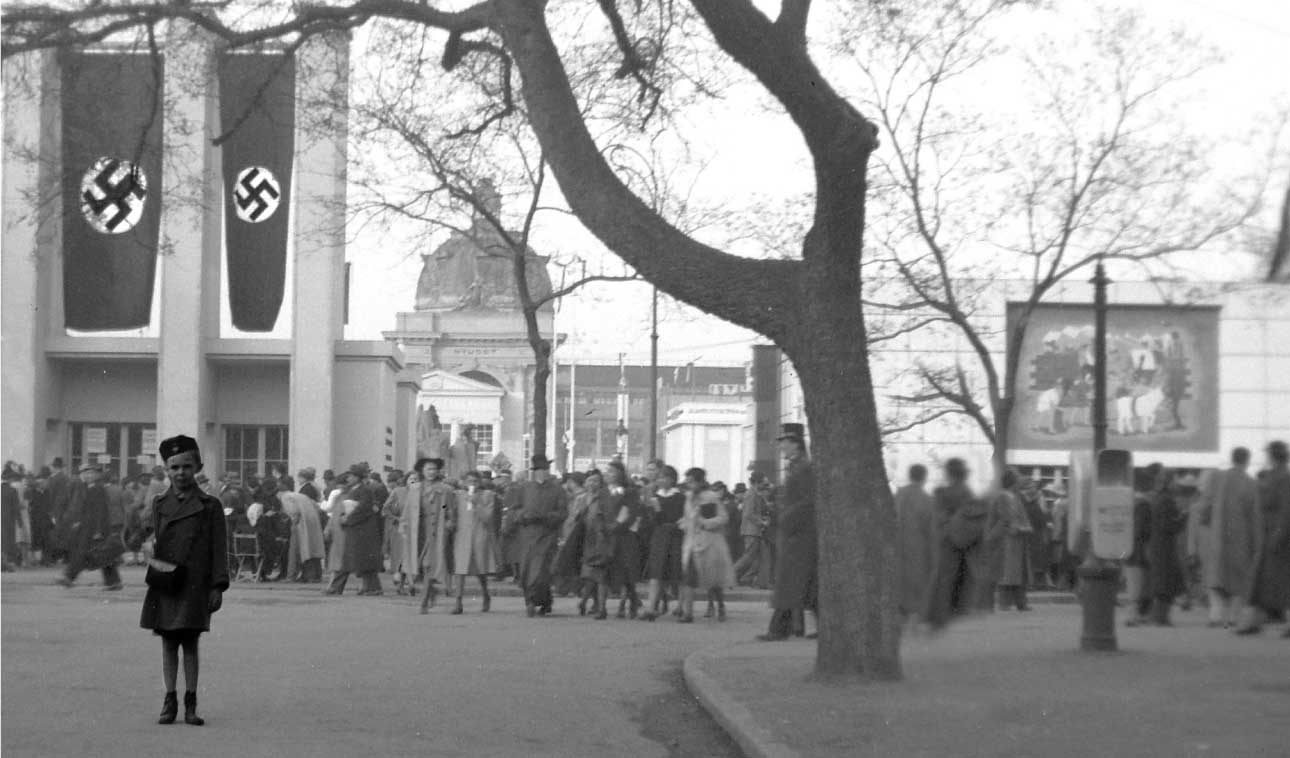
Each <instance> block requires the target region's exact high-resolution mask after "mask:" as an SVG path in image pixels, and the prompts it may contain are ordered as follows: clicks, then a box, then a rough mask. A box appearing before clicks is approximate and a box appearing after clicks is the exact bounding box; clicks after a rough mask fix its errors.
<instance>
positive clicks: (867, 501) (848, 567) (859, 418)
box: [0, 0, 901, 679]
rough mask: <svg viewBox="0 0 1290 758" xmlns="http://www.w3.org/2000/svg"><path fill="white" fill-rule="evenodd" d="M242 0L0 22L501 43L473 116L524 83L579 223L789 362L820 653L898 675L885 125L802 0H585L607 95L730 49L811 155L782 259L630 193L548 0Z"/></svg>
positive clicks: (642, 89) (485, 45)
mask: <svg viewBox="0 0 1290 758" xmlns="http://www.w3.org/2000/svg"><path fill="white" fill-rule="evenodd" d="M235 6H236V3H229V4H227V5H221V6H217V7H215V8H202V7H197V6H195V5H192V4H189V3H187V2H184V3H179V2H174V3H169V2H162V3H157V2H146V3H144V2H138V3H135V2H128V1H127V2H121V3H113V4H99V3H94V2H87V3H84V4H80V3H78V4H73V5H70V6H51V5H32V6H25V7H22V8H17V9H12V10H10V11H9V12H8V13H6V14H5V16H4V18H3V20H2V22H0V24H2V27H3V54H4V55H5V56H11V55H15V54H18V53H21V52H23V51H28V50H34V49H38V48H45V47H51V46H59V45H77V44H87V43H93V42H97V41H100V40H103V39H105V38H107V37H108V36H111V35H112V34H114V33H117V32H120V31H121V30H123V29H126V28H129V27H140V26H144V27H147V26H151V25H154V24H156V23H158V22H160V21H161V20H164V19H182V20H186V21H188V22H189V23H191V24H193V25H195V26H197V27H198V28H200V29H202V30H205V32H207V33H209V34H212V35H214V36H215V37H217V38H219V39H220V40H222V41H223V43H224V44H228V45H233V46H245V45H253V44H256V43H258V42H262V41H265V40H270V39H286V40H289V41H292V42H294V41H296V40H299V39H300V38H301V37H307V36H312V35H316V34H321V33H325V32H329V31H334V30H338V29H348V28H352V27H355V26H357V25H360V24H363V23H366V22H368V21H369V20H371V19H373V18H384V19H387V20H389V21H390V22H392V23H397V24H399V25H402V27H403V28H405V29H407V30H408V33H409V35H410V36H415V35H418V34H420V35H422V36H426V35H433V36H434V37H435V38H436V39H440V40H442V46H443V47H442V50H443V53H442V56H441V62H442V64H443V66H444V67H445V68H446V69H449V70H451V69H453V68H455V67H457V66H459V65H461V64H462V63H463V61H465V60H469V59H473V58H475V57H476V56H482V57H484V58H490V57H491V58H493V59H495V60H497V61H498V65H499V66H500V68H501V69H503V70H504V72H505V75H506V76H507V77H508V78H507V82H510V81H511V79H510V78H509V77H510V74H511V72H512V71H513V72H514V73H515V74H517V75H518V77H517V78H518V86H517V87H514V88H513V87H512V86H511V85H509V84H508V85H507V86H504V87H501V88H500V94H499V97H498V98H497V99H495V100H492V101H490V102H489V103H488V104H487V105H486V106H485V108H484V109H483V110H481V111H480V118H479V119H478V120H477V122H476V126H477V127H486V126H487V125H488V124H489V123H491V121H495V120H496V119H500V118H503V117H504V116H505V114H506V112H507V106H508V105H509V104H511V103H512V102H513V101H511V100H510V99H509V96H510V94H511V93H512V92H518V93H519V95H520V98H522V100H523V101H524V103H525V105H526V108H527V112H528V117H529V122H530V124H531V126H532V129H533V132H534V134H535V136H536V138H537V140H538V142H539V143H540V145H541V147H542V150H543V155H544V156H545V159H546V162H547V164H548V165H549V167H550V169H551V172H552V174H553V175H554V176H555V178H556V180H557V181H558V183H559V186H560V189H561V191H562V194H563V196H564V198H565V200H566V201H567V202H568V205H569V207H570V208H571V209H572V211H573V213H574V214H575V215H576V216H577V217H578V219H579V220H580V221H581V222H582V223H583V225H585V226H586V227H587V228H588V229H589V230H590V231H591V232H592V233H593V234H595V235H596V236H597V237H599V238H600V239H601V241H602V242H603V243H604V244H605V245H606V246H607V247H608V248H609V249H610V250H611V251H613V252H614V253H615V254H617V255H618V256H620V257H621V258H623V259H624V260H625V261H626V262H627V263H628V264H629V265H631V266H632V267H633V268H634V269H635V270H636V271H638V272H639V273H640V274H641V275H642V276H643V277H644V278H645V279H647V280H648V281H650V282H652V283H654V284H656V285H658V287H659V288H660V289H661V290H663V291H664V292H667V293H668V294H670V295H672V296H673V297H675V298H677V299H678V300H681V301H683V302H686V303H689V304H691V305H694V306H695V307H697V308H700V309H701V310H704V311H707V312H709V313H712V314H715V315H717V316H720V317H722V318H724V319H727V320H729V321H732V322H734V323H736V324H739V325H741V326H744V327H746V328H748V329H752V330H754V331H757V332H759V333H761V334H763V335H765V336H767V337H768V338H769V339H771V340H772V341H774V342H775V343H776V344H777V345H779V346H780V347H781V348H782V349H783V350H784V351H785V353H786V354H787V355H788V357H789V358H790V359H791V360H792V361H793V363H794V365H795V366H796V368H797V370H798V373H799V376H800V377H801V382H802V389H803V395H804V398H805V404H806V412H807V417H808V420H809V422H810V425H811V440H812V444H811V448H812V453H813V456H814V458H815V462H816V470H817V478H816V486H817V489H816V508H817V510H818V512H819V520H820V523H821V524H822V527H821V529H820V530H819V534H820V606H821V612H820V636H819V646H818V653H817V659H816V671H817V672H818V673H819V674H821V675H824V676H858V677H866V678H873V679H894V678H898V677H899V676H900V674H901V670H900V657H899V644H900V627H901V620H900V618H899V615H898V613H897V611H896V605H895V581H894V579H895V576H894V571H895V569H894V566H895V564H896V551H895V539H894V534H895V527H896V518H895V512H894V509H893V507H892V499H891V491H890V489H889V488H888V485H887V481H886V476H885V473H884V468H883V461H882V449H881V441H880V436H879V430H878V422H877V418H876V411H875V407H874V399H873V392H872V386H871V380H870V373H869V364H868V358H867V352H866V330H865V321H864V314H863V312H862V310H861V302H860V301H861V299H860V281H861V278H860V266H859V262H860V252H861V250H862V240H863V234H864V228H865V195H866V187H867V178H866V177H867V169H866V167H867V163H868V158H869V155H870V154H871V152H872V151H873V150H874V148H875V146H876V144H877V133H878V129H877V128H876V127H875V125H874V124H873V123H871V122H870V121H868V120H867V119H866V118H864V117H863V116H862V115H861V113H860V112H859V111H858V110H857V109H856V108H855V107H854V106H853V105H852V104H851V103H849V102H848V101H847V99H846V98H845V97H843V96H842V95H841V94H840V93H839V92H838V90H837V89H836V88H835V87H834V86H833V85H832V84H831V83H830V81H829V79H828V78H827V77H825V76H824V75H823V73H822V71H821V70H820V68H819V67H818V66H817V65H816V63H815V61H814V60H813V59H812V57H811V54H810V52H809V50H808V44H807V20H808V16H809V13H810V10H811V3H810V2H809V0H783V2H782V5H781V7H780V10H779V12H778V14H777V15H776V17H774V18H771V17H768V16H767V15H766V14H765V13H763V12H762V11H761V10H760V9H759V8H758V7H757V6H756V5H755V4H754V3H753V2H752V1H751V0H690V3H689V5H688V6H684V5H681V4H677V3H674V2H669V1H664V0H659V1H658V2H646V1H644V0H642V2H637V3H631V4H627V3H620V2H617V1H616V0H599V2H597V3H595V4H594V9H595V11H597V12H598V13H599V14H600V20H601V22H602V23H606V24H608V26H609V28H610V30H611V32H612V33H611V35H609V39H610V46H611V47H612V49H613V50H614V51H615V56H616V60H617V62H616V64H615V65H613V66H611V67H608V68H605V69H601V70H599V71H596V72H593V73H595V74H596V75H597V76H598V77H599V78H600V79H601V80H602V81H606V82H607V83H608V86H611V87H616V88H617V90H616V91H621V90H622V89H623V88H630V89H632V90H634V92H635V93H636V94H635V96H634V98H633V99H632V100H631V101H630V103H628V102H626V101H620V102H622V103H624V105H626V106H627V107H628V108H629V110H628V111H626V113H627V114H628V115H631V116H632V117H633V118H635V119H638V120H648V119H650V118H652V117H654V115H656V114H657V113H659V112H660V109H662V108H666V107H667V105H668V103H669V102H670V101H669V98H670V97H671V96H672V94H673V93H685V92H693V91H694V87H693V85H692V84H691V79H690V78H688V77H687V76H686V75H685V74H686V67H692V68H690V71H694V70H697V69H698V67H700V66H725V65H728V60H733V61H734V63H735V64H736V66H737V67H738V69H740V70H742V72H743V73H744V75H746V76H747V75H751V77H752V79H754V80H755V81H756V83H757V85H758V86H759V87H761V88H762V89H763V90H764V91H765V93H767V94H768V95H769V96H770V97H771V98H773V99H774V100H775V101H776V102H777V103H778V105H779V108H780V109H782V112H783V113H784V114H786V115H787V116H788V117H789V118H790V119H791V121H792V123H793V124H794V125H795V127H796V129H797V130H798V131H799V132H800V134H801V137H802V140H803V141H804V144H805V146H806V148H807V152H808V153H809V155H810V162H811V169H810V170H811V172H812V175H813V178H814V185H815V194H814V197H813V198H812V200H813V203H812V205H813V214H812V215H813V218H812V222H811V225H810V228H809V230H807V231H806V233H805V234H804V235H803V237H802V238H801V239H799V240H796V241H795V245H796V246H797V247H798V248H799V250H800V257H799V256H796V255H795V256H792V257H785V258H783V259H777V260H753V259H748V258H743V257H740V256H738V255H734V254H731V253H729V252H726V251H723V250H720V249H717V248H715V247H713V246H711V245H708V244H704V243H703V242H701V241H699V240H697V239H695V238H694V237H692V236H690V235H687V234H685V233H684V232H682V231H681V230H679V229H677V228H676V227H675V226H674V225H672V224H670V223H669V222H668V221H667V219H665V218H663V217H662V216H660V215H659V213H658V212H657V211H656V210H655V209H653V208H651V207H650V205H649V204H648V203H646V202H643V201H642V200H641V198H640V197H638V196H637V195H636V194H635V193H634V192H632V191H631V189H630V188H629V187H628V186H627V185H626V184H625V183H624V181H623V180H622V178H620V177H619V176H618V175H617V174H616V173H615V172H614V169H613V167H612V166H611V165H610V163H609V162H608V161H607V160H606V157H605V155H604V154H603V153H602V150H601V147H600V145H599V144H598V143H597V141H596V139H595V138H594V137H593V131H592V129H591V126H592V125H594V124H595V123H597V121H598V119H600V118H605V117H610V116H612V115H614V114H606V113H603V112H600V111H595V112H589V111H588V110H587V104H585V103H581V102H579V100H578V99H577V98H576V96H575V90H574V86H573V82H572V81H571V68H570V67H569V66H568V65H567V64H566V61H565V59H564V56H562V54H561V46H560V45H558V44H557V42H556V39H555V38H553V35H552V32H553V29H554V30H556V31H559V32H564V33H567V29H564V28H562V27H560V26H558V25H556V24H553V23H552V18H553V14H554V13H556V11H554V10H551V9H548V8H547V6H546V4H545V3H542V2H537V1H536V0H481V2H478V3H473V4H469V5H465V6H457V7H458V8H459V9H458V10H451V11H450V10H444V9H442V8H440V7H438V5H437V4H436V3H433V2H419V1H415V0H356V2H353V3H344V4H337V5H328V6H321V5H300V6H295V7H293V8H292V9H291V10H290V11H289V12H286V13H284V14H282V17H281V18H277V19H274V20H272V21H269V22H266V23H264V24H260V25H253V24H249V23H246V22H244V21H236V22H235V21H233V20H232V19H239V18H243V17H242V16H239V14H238V9H237V8H236V7H235ZM586 8H593V5H592V4H591V3H590V2H588V3H586ZM579 9H580V10H584V12H585V9H582V8H579ZM624 9H626V12H624ZM252 18H254V17H252ZM561 41H562V44H563V45H564V46H565V47H576V46H578V44H580V43H581V44H586V43H585V42H583V41H582V40H580V39H570V38H569V37H568V36H562V38H561ZM717 49H719V50H720V51H722V52H723V53H724V55H719V54H717V53H716V50H717ZM726 56H728V58H727V57H726ZM593 110H594V109H593ZM617 115H620V116H621V115H623V114H622V113H621V112H620V113H619V114H617ZM494 117H496V119H495V118H494Z"/></svg>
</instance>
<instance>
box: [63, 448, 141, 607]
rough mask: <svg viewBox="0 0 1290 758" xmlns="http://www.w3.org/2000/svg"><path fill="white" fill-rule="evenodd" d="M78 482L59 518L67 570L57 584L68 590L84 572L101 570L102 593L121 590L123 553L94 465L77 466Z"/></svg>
mask: <svg viewBox="0 0 1290 758" xmlns="http://www.w3.org/2000/svg"><path fill="white" fill-rule="evenodd" d="M80 475H81V480H80V481H79V482H75V483H73V484H72V488H71V495H70V497H69V504H68V506H67V511H66V513H64V514H63V517H64V519H65V521H66V523H67V546H68V559H67V569H66V571H64V573H63V576H61V577H60V578H59V579H58V580H57V581H58V584H61V585H62V586H64V587H71V586H72V585H73V584H74V583H75V582H76V577H77V576H79V575H80V573H81V572H82V571H84V570H85V569H96V568H97V569H102V571H103V589H104V590H119V589H121V574H120V572H119V571H117V568H116V566H117V561H118V560H119V559H120V557H121V554H122V553H124V552H125V542H124V541H122V539H121V526H122V525H121V524H115V525H114V524H113V523H112V514H111V502H110V499H109V497H108V491H107V489H106V488H105V487H104V486H103V470H102V469H101V468H100V467H99V465H98V464H97V463H90V462H87V463H85V464H83V465H82V466H81V471H80Z"/></svg>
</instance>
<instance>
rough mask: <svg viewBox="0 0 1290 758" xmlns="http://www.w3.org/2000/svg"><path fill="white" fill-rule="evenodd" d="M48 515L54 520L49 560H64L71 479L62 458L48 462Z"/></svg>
mask: <svg viewBox="0 0 1290 758" xmlns="http://www.w3.org/2000/svg"><path fill="white" fill-rule="evenodd" d="M49 468H50V475H49V517H50V518H51V519H52V520H53V522H54V531H53V533H52V534H50V540H49V559H50V561H59V560H66V558H67V546H68V542H69V539H70V537H71V525H70V524H69V523H67V507H68V505H70V504H71V495H72V479H71V477H69V476H68V475H67V470H66V469H65V468H64V466H63V459H62V458H55V459H54V460H53V462H52V463H50V464H49Z"/></svg>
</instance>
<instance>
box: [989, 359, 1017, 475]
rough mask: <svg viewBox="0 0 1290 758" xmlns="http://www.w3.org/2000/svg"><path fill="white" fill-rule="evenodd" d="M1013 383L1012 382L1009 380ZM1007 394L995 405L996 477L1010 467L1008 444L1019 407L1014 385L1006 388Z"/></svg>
mask: <svg viewBox="0 0 1290 758" xmlns="http://www.w3.org/2000/svg"><path fill="white" fill-rule="evenodd" d="M1009 381H1011V380H1009ZM1004 392H1005V393H1006V394H1005V395H1004V396H1003V397H1001V398H998V399H996V400H995V403H994V456H993V460H994V467H995V474H996V476H998V475H1000V474H1002V473H1003V470H1004V469H1005V468H1007V466H1008V442H1009V439H1010V435H1011V431H1012V430H1011V429H1010V428H1009V425H1010V424H1011V423H1012V411H1013V409H1014V408H1016V406H1017V399H1016V398H1015V397H1014V396H1013V394H1012V385H1011V384H1009V385H1008V386H1007V387H1005V388H1004Z"/></svg>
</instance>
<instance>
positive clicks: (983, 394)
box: [837, 0, 1266, 463]
mask: <svg viewBox="0 0 1290 758" xmlns="http://www.w3.org/2000/svg"><path fill="white" fill-rule="evenodd" d="M1046 14H1047V11H1045V10H1042V9H1041V10H1038V11H1036V10H1035V9H1034V8H1033V7H1031V5H1030V4H1027V3H1017V2H1014V1H1013V0H957V1H956V2H951V3H918V2H911V3H901V4H897V3H888V2H878V3H871V4H865V5H857V6H856V7H855V9H854V10H853V11H852V14H851V21H850V22H849V23H848V24H846V25H845V26H844V28H855V27H864V28H867V29H872V30H875V31H874V32H873V33H872V34H870V35H866V36H865V37H863V38H861V37H855V36H851V35H844V36H842V37H841V38H840V39H839V40H837V45H838V49H839V50H840V51H842V52H844V53H845V54H846V55H847V56H848V57H849V59H850V60H852V61H853V62H854V66H855V68H856V69H857V70H858V71H859V73H860V74H861V76H860V77H859V80H860V81H862V82H863V85H864V87H863V92H861V93H860V94H858V95H857V99H859V100H860V102H861V103H863V104H864V105H865V106H867V108H868V110H869V111H870V112H871V113H873V114H874V118H875V120H876V122H877V123H878V125H879V127H880V128H881V131H882V136H883V142H884V149H883V150H882V151H881V152H880V153H878V154H877V159H876V169H877V171H876V175H875V178H874V184H875V192H874V205H875V208H879V209H881V213H880V214H878V215H877V216H876V218H877V219H878V220H877V221H876V223H875V224H874V225H873V230H872V231H873V234H871V236H870V240H871V244H872V245H873V247H874V248H875V249H876V256H875V259H874V262H875V268H877V269H879V270H881V271H882V274H881V276H878V277H871V278H870V280H869V283H870V285H871V288H870V289H869V290H868V291H867V292H866V301H867V305H868V306H870V307H871V308H872V309H873V310H874V311H875V312H879V313H881V312H886V313H909V312H911V311H912V312H915V313H919V314H922V315H923V316H925V317H926V319H927V323H942V324H944V325H945V326H946V327H947V328H946V329H945V331H946V332H947V333H948V334H949V335H950V336H951V337H952V336H953V335H954V334H957V335H959V336H961V337H962V338H963V339H964V340H965V342H966V344H967V346H968V348H969V349H968V353H969V355H970V356H971V358H970V359H968V363H967V364H966V365H965V364H964V363H963V362H961V361H955V362H951V363H939V364H938V363H935V362H934V361H933V360H926V361H922V362H920V363H919V364H918V365H917V366H915V367H914V369H913V374H914V378H915V386H918V387H919V388H918V389H916V390H915V391H913V392H910V393H907V394H899V395H897V396H895V398H894V399H895V400H897V401H899V402H904V403H907V404H909V405H910V407H912V408H914V409H918V408H920V407H921V408H922V410H921V411H916V412H915V414H914V417H913V418H912V420H911V419H908V418H906V419H905V421H904V422H903V423H899V424H895V425H894V428H898V429H907V428H912V427H913V426H917V425H918V424H920V423H924V422H927V421H930V420H933V419H936V418H940V417H942V416H946V415H963V416H966V417H968V418H970V419H971V420H972V421H973V422H974V423H975V424H976V426H977V427H978V428H979V430H980V432H981V433H982V434H983V435H984V437H985V438H986V439H987V440H988V441H989V442H990V444H991V445H992V446H993V448H994V456H995V460H996V462H997V463H1002V462H1003V461H1004V458H1005V455H1006V452H1007V449H1008V445H1009V441H1008V427H1009V422H1010V420H1011V417H1012V413H1013V409H1014V403H1015V398H1014V392H1015V389H1014V380H1015V377H1016V375H1017V361H1018V360H1019V355H1020V350H1019V348H1020V345H1021V344H1022V341H1023V340H1024V338H1025V335H1026V328H1027V324H1028V323H1029V320H1030V317H1031V315H1032V314H1033V312H1034V310H1035V308H1036V307H1038V305H1039V304H1040V303H1041V302H1042V301H1043V300H1044V299H1045V296H1046V295H1048V294H1049V293H1050V292H1052V291H1053V289H1054V288H1055V287H1057V285H1058V284H1060V283H1061V282H1063V281H1066V280H1068V279H1070V278H1071V277H1073V276H1078V275H1080V274H1081V273H1085V274H1087V273H1090V272H1091V269H1092V267H1093V265H1094V264H1095V263H1097V262H1099V261H1120V262H1122V263H1124V264H1132V265H1135V266H1138V267H1140V268H1141V269H1142V270H1144V271H1145V272H1146V273H1147V275H1148V276H1151V275H1158V274H1160V273H1162V272H1165V271H1168V269H1169V267H1170V265H1171V261H1172V260H1173V258H1174V256H1176V255H1177V254H1178V253H1182V252H1188V251H1197V250H1203V249H1207V248H1209V247H1210V246H1212V245H1215V244H1216V243H1222V242H1224V241H1226V240H1228V239H1229V238H1230V236H1231V235H1232V234H1233V233H1234V232H1237V231H1238V230H1241V229H1242V228H1243V227H1245V226H1246V225H1247V224H1249V223H1250V222H1251V220H1252V219H1253V218H1254V217H1255V216H1256V215H1257V213H1258V212H1259V210H1260V203H1261V199H1262V195H1263V191H1264V187H1265V183H1266V177H1265V176H1262V175H1260V176H1255V177H1249V176H1244V177H1232V176H1231V175H1230V174H1229V173H1228V172H1225V171H1224V170H1222V166H1221V164H1220V163H1219V161H1217V160H1216V159H1215V157H1214V154H1215V143H1214V142H1213V141H1212V140H1208V139H1206V138H1205V137H1203V136H1201V135H1199V134H1198V133H1196V132H1195V130H1194V129H1192V128H1191V127H1190V126H1189V125H1188V124H1187V123H1186V122H1185V120H1184V119H1180V118H1176V113H1177V112H1178V111H1177V106H1178V105H1179V102H1180V98H1181V97H1182V90H1183V85H1185V84H1187V83H1188V82H1190V81H1191V80H1192V79H1193V78H1195V77H1196V76H1197V75H1198V74H1199V73H1201V72H1202V71H1204V70H1205V69H1207V68H1208V67H1210V66H1211V65H1212V64H1213V63H1214V62H1215V60H1216V59H1215V56H1214V55H1213V54H1212V53H1210V52H1208V51H1207V49H1206V48H1205V47H1204V45H1202V44H1200V43H1199V42H1198V41H1197V40H1195V39H1192V38H1190V37H1188V36H1187V35H1186V34H1184V33H1183V32H1180V31H1172V32H1161V31H1159V30H1155V29H1152V28H1150V27H1149V26H1148V25H1147V24H1146V23H1145V22H1144V20H1143V19H1142V18H1141V17H1140V16H1139V15H1138V14H1136V13H1132V12H1125V11H1101V12H1099V13H1097V14H1096V18H1095V22H1094V25H1093V26H1092V27H1091V28H1090V29H1087V30H1083V31H1079V32H1076V33H1074V34H1066V35H1064V36H1057V35H1053V34H1051V33H1042V34H1040V35H1038V36H1037V40H1038V41H1037V44H1034V45H1032V46H1021V45H1008V44H1005V43H1004V42H1003V41H1002V39H1001V35H1002V34H1003V32H1002V31H1000V30H1001V29H1003V28H1008V29H1010V33H1012V34H1015V33H1016V29H1017V27H1016V26H1012V27H1002V26H1001V25H1000V22H1002V21H1007V22H1010V23H1012V24H1023V25H1024V24H1030V25H1032V26H1033V25H1035V24H1038V23H1042V21H1043V20H1044V18H1045V15H1046ZM883 22H886V23H883ZM1021 28H1026V27H1025V26H1022V27H1021ZM1001 64H1009V65H1006V66H1005V65H1001ZM1017 64H1021V66H1023V67H1024V68H1023V69H1022V70H1024V72H1025V77H1026V78H1025V83H1026V84H1028V85H1030V86H1028V87H1022V88H1021V90H1020V91H1022V92H1034V93H1037V97H1036V99H1035V101H1034V102H1026V100H1025V97H1024V96H1017V97H1009V98H1006V100H1007V102H1006V103H1004V102H998V101H991V102H989V103H988V104H987V103H979V102H971V101H970V100H969V99H967V98H965V97H964V95H963V93H964V92H965V91H978V92H979V91H981V89H980V88H981V87H982V86H983V83H984V82H986V81H989V80H988V79H987V77H993V78H994V80H995V81H997V80H998V78H999V77H1000V76H1001V74H1002V73H1003V72H1010V71H1012V72H1015V71H1016V70H1017ZM1000 100H1003V99H1000ZM1000 110H1002V112H1000ZM882 279H889V280H892V281H894V283H896V284H898V285H899V286H895V287H893V286H890V285H889V286H887V287H886V291H884V292H876V291H874V290H873V289H872V285H873V284H874V283H875V281H878V280H882ZM1016 279H1024V280H1026V281H1027V282H1028V288H1027V291H1026V292H1025V294H1024V295H1023V296H1022V298H1021V299H1022V302H1021V305H1020V307H1019V308H1018V309H1017V310H1016V311H1015V328H1014V329H1013V330H1012V331H1011V332H1010V333H1009V334H1007V335H1006V342H1007V348H1006V351H1005V355H1006V358H1005V361H1004V364H1003V365H1002V366H1000V365H999V363H998V361H997V360H996V357H995V355H994V351H993V349H992V343H993V342H995V338H996V331H997V327H994V326H992V325H990V323H989V321H988V320H986V319H984V318H982V316H981V308H982V306H983V305H988V304H992V303H995V302H997V298H998V295H999V292H998V288H997V287H996V286H995V282H996V281H998V280H1016Z"/></svg>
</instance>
